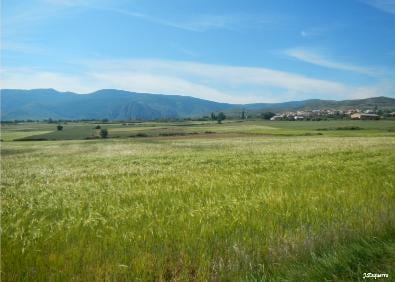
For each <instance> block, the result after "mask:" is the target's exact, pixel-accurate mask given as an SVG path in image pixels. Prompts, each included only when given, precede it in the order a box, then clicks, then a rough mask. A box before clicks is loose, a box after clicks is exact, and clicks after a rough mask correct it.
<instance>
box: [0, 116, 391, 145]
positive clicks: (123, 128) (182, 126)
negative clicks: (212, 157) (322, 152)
mask: <svg viewBox="0 0 395 282" xmlns="http://www.w3.org/2000/svg"><path fill="white" fill-rule="evenodd" d="M62 125H63V130H61V131H59V130H57V129H56V126H57V125H56V124H47V123H37V124H29V123H26V124H17V125H5V126H3V127H2V135H3V137H2V139H3V140H4V141H10V140H22V141H23V140H84V139H95V138H99V137H100V129H96V126H97V125H99V126H100V127H101V128H105V129H107V130H108V132H109V136H108V137H109V138H134V137H163V136H188V135H196V134H199V135H207V134H220V135H224V134H230V135H278V136H311V135H323V136H361V137H362V136H395V121H389V120H382V121H351V120H345V121H264V120H252V121H225V122H224V123H223V124H217V123H216V122H208V121H189V122H167V123H166V122H147V123H132V122H130V123H110V124H96V123H87V122H85V123H83V122H81V123H67V124H62Z"/></svg>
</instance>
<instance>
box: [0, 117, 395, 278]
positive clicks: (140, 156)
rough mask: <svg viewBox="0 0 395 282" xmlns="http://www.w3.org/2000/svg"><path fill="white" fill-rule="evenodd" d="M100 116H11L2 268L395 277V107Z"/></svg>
mask: <svg viewBox="0 0 395 282" xmlns="http://www.w3.org/2000/svg"><path fill="white" fill-rule="evenodd" d="M95 126H96V125H95V124H89V123H69V124H65V125H64V130H63V131H56V129H55V127H56V125H54V124H17V125H2V140H3V142H2V143H1V182H2V185H1V232H2V233H1V279H2V281H153V280H158V281H191V280H192V281H193V280H195V281H358V280H360V281H363V279H362V278H363V273H368V272H371V273H387V274H389V277H390V279H389V280H391V279H393V276H394V274H395V272H394V269H395V122H394V121H321V122H268V121H248V122H237V121H229V122H225V123H224V124H215V123H212V122H199V121H194V122H192V121H191V122H173V123H170V122H169V123H154V122H152V123H130V124H124V125H123V124H101V127H102V128H107V129H108V130H109V137H113V138H107V139H94V140H85V139H86V138H92V137H95V136H98V133H97V130H95V129H94V127H95ZM139 133H140V134H139ZM138 134H139V135H138ZM23 138H25V140H26V139H46V140H48V141H12V140H14V139H23ZM67 139H75V140H67ZM387 280H388V279H387ZM389 280H388V281H389Z"/></svg>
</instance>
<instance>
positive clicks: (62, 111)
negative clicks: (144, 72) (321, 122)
mask: <svg viewBox="0 0 395 282" xmlns="http://www.w3.org/2000/svg"><path fill="white" fill-rule="evenodd" d="M0 97H1V119H2V120H15V119H19V120H21V119H47V118H53V119H69V120H74V119H103V118H107V119H110V120H155V119H169V118H185V117H201V116H203V115H208V114H210V113H211V112H218V111H226V112H227V113H229V114H230V115H236V114H238V113H239V112H240V111H241V109H246V110H248V111H249V112H250V113H259V112H262V111H274V112H277V111H284V110H299V109H317V108H332V109H344V108H360V109H366V108H374V107H375V106H376V105H377V107H379V108H381V109H384V108H390V109H395V99H393V98H387V97H376V98H368V99H360V100H345V101H327V100H318V99H314V100H305V101H291V102H284V103H254V104H246V105H239V104H228V103H218V102H213V101H208V100H203V99H199V98H194V97H188V96H179V95H162V94H148V93H135V92H128V91H122V90H113V89H105V90H99V91H96V92H93V93H91V94H85V95H81V94H76V93H72V92H58V91H56V90H54V89H34V90H15V89H3V90H1V94H0Z"/></svg>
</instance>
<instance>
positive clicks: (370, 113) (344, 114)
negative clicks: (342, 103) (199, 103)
mask: <svg viewBox="0 0 395 282" xmlns="http://www.w3.org/2000/svg"><path fill="white" fill-rule="evenodd" d="M383 117H389V118H391V117H395V112H391V113H383V112H382V111H378V110H377V109H367V110H360V109H347V110H344V111H343V110H333V109H316V110H300V111H286V112H280V113H276V115H274V116H273V117H271V118H270V120H272V121H278V120H321V119H325V118H337V119H354V120H378V119H381V118H383Z"/></svg>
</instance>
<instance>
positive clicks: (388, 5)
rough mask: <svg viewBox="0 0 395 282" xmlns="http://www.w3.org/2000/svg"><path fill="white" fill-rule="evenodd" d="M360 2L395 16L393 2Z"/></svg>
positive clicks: (378, 0)
mask: <svg viewBox="0 0 395 282" xmlns="http://www.w3.org/2000/svg"><path fill="white" fill-rule="evenodd" d="M361 1H362V2H364V3H366V4H368V5H370V6H372V7H375V8H377V9H379V10H381V11H384V12H387V13H390V14H395V0H361Z"/></svg>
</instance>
